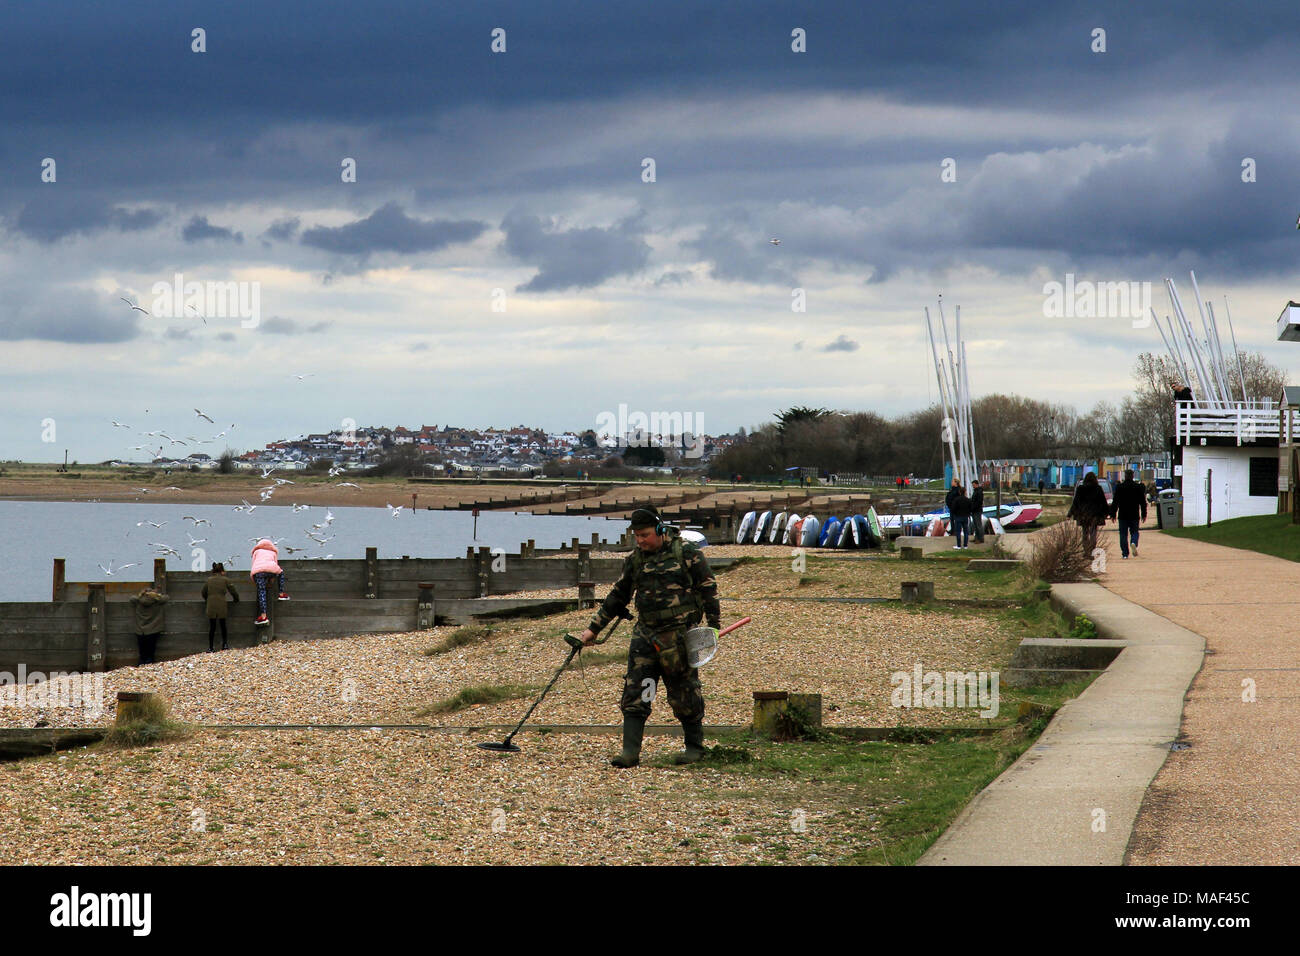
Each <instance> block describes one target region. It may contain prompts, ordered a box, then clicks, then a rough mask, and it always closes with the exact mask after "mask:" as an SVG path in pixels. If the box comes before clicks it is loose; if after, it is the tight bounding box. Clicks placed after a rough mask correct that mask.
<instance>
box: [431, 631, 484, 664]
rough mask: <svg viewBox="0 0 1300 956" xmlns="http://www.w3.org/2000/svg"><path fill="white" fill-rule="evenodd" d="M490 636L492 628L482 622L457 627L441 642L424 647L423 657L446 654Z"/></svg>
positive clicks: (478, 642) (480, 641)
mask: <svg viewBox="0 0 1300 956" xmlns="http://www.w3.org/2000/svg"><path fill="white" fill-rule="evenodd" d="M491 636H492V628H490V627H488V626H486V625H484V624H471V625H469V626H467V627H458V628H456V630H454V631H452V632H451V633H450V634H448V635H447V636H446V637H445V638H443V639H442V641H441V642H439V643H437V644H435V645H434V646H433V647H429V648H426V649H425V651H424V656H425V657H434V656H435V655H438V654H446V653H449V652H450V651H454V650H456V648H458V647H467V646H469V645H470V644H480V643H482V642H483V641H486V640H487V639H488V638H489V637H491Z"/></svg>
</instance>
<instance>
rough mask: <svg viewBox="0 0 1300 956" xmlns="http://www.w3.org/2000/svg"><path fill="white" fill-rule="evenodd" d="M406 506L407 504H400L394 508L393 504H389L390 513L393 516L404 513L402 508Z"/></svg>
mask: <svg viewBox="0 0 1300 956" xmlns="http://www.w3.org/2000/svg"><path fill="white" fill-rule="evenodd" d="M404 507H406V506H405V505H398V506H397V507H396V508H394V507H393V506H392V505H389V506H388V514H389V515H390V516H391V517H393V518H396V517H397V516H398V515H400V514H401V513H402V509H403V508H404Z"/></svg>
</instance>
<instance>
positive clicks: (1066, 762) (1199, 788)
mask: <svg viewBox="0 0 1300 956" xmlns="http://www.w3.org/2000/svg"><path fill="white" fill-rule="evenodd" d="M1110 527H1112V528H1113V527H1114V526H1113V525H1111V526H1110ZM1015 543H1016V544H1025V543H1027V542H1026V541H1016V542H1015ZM1101 543H1102V544H1103V545H1104V546H1106V547H1107V549H1108V552H1109V559H1108V567H1107V572H1106V574H1105V575H1103V576H1102V583H1104V585H1105V589H1104V590H1103V589H1101V588H1098V587H1097V586H1095V585H1065V586H1064V587H1058V589H1055V591H1056V593H1058V594H1059V595H1060V596H1061V597H1062V598H1064V599H1065V600H1067V601H1068V602H1069V603H1070V604H1071V605H1073V606H1075V607H1076V608H1078V609H1079V610H1082V611H1084V612H1086V613H1088V614H1089V616H1090V617H1093V619H1094V620H1096V621H1098V623H1099V629H1100V630H1101V631H1102V636H1103V637H1118V638H1124V639H1128V640H1130V641H1132V642H1133V643H1132V645H1131V646H1130V647H1129V648H1127V649H1126V650H1125V651H1124V652H1123V654H1121V655H1120V657H1119V658H1118V659H1117V660H1116V661H1115V663H1114V664H1112V665H1111V668H1110V669H1109V670H1108V671H1107V673H1106V674H1104V675H1103V676H1102V677H1100V678H1098V679H1097V680H1096V681H1095V682H1093V684H1092V685H1091V686H1090V687H1089V688H1088V689H1087V691H1085V692H1084V694H1082V695H1081V696H1080V697H1079V698H1078V699H1077V700H1075V701H1073V702H1071V703H1068V704H1067V705H1066V706H1065V707H1064V708H1063V709H1062V710H1061V712H1060V714H1058V716H1057V718H1056V719H1055V720H1054V721H1053V722H1052V725H1051V726H1050V727H1049V728H1048V730H1047V732H1045V733H1044V735H1043V736H1042V737H1041V738H1040V740H1039V742H1038V743H1037V744H1036V745H1035V746H1034V747H1032V748H1031V749H1030V750H1029V751H1028V752H1026V754H1025V755H1024V756H1022V757H1021V759H1020V761H1018V762H1017V763H1016V765H1015V766H1013V767H1012V768H1011V769H1010V770H1008V771H1007V772H1006V773H1004V774H1003V775H1002V776H1001V777H999V778H998V779H997V780H996V781H994V783H993V784H991V785H990V786H989V787H988V788H987V789H986V790H984V791H983V792H982V793H980V794H979V795H978V796H977V797H976V798H975V800H973V801H972V802H971V804H970V805H969V806H968V807H967V808H966V810H965V811H964V812H963V814H962V815H961V816H960V817H959V818H958V820H957V821H956V822H955V823H954V824H953V826H952V827H951V828H950V829H949V830H948V832H947V833H945V834H944V835H943V836H942V837H941V838H940V839H939V841H937V842H936V843H935V845H934V846H933V847H931V849H930V851H929V852H927V853H926V854H925V856H924V857H922V859H921V861H920V862H921V863H923V864H924V863H929V864H945V863H946V864H952V863H959V864H960V863H1030V862H1057V863H1118V862H1121V860H1122V861H1124V862H1128V863H1130V864H1285V863H1291V864H1295V863H1300V761H1297V759H1296V758H1297V749H1300V748H1298V747H1297V741H1298V740H1300V638H1298V637H1297V635H1296V628H1295V627H1294V626H1293V625H1292V622H1293V620H1295V618H1296V617H1297V615H1300V563H1294V562H1290V561H1284V560H1282V559H1280V558H1271V557H1267V556H1265V555H1260V554H1257V553H1255V552H1250V551H1241V550H1237V549H1233V548H1224V547H1219V546H1217V545H1208V544H1202V543H1200V542H1195V541H1188V540H1186V539H1180V538H1171V537H1166V536H1165V535H1162V534H1159V533H1156V532H1154V531H1153V530H1150V529H1148V533H1144V534H1143V535H1142V540H1141V548H1140V552H1141V556H1140V557H1137V558H1130V559H1128V560H1127V561H1125V560H1121V558H1120V555H1119V546H1118V540H1117V536H1116V535H1115V533H1114V531H1113V530H1112V531H1110V532H1107V533H1105V534H1104V535H1103V537H1102V541H1101ZM1202 648H1203V649H1204V653H1203V655H1202ZM1198 671H1199V672H1198ZM1193 675H1195V676H1194V677H1193ZM1189 682H1190V686H1189ZM1184 691H1185V697H1184ZM1251 691H1253V694H1254V698H1255V699H1254V700H1253V701H1252V700H1246V699H1243V694H1244V695H1245V696H1247V697H1249V696H1250V692H1251ZM1180 711H1181V720H1179V712H1180ZM1175 736H1177V739H1178V741H1179V742H1180V743H1186V744H1188V745H1189V746H1187V748H1186V749H1178V750H1173V751H1172V752H1171V751H1170V750H1169V743H1170V741H1172V740H1173V739H1174V737H1175ZM1157 771H1158V772H1157ZM1153 775H1154V778H1153ZM1139 804H1140V807H1139ZM1089 806H1092V807H1093V808H1094V812H1095V808H1097V807H1101V808H1104V809H1105V810H1106V814H1107V824H1108V825H1107V832H1108V834H1109V835H1103V834H1096V833H1092V834H1091V835H1089V833H1088V831H1087V830H1084V829H1082V828H1081V827H1080V821H1079V817H1080V815H1081V814H1082V813H1084V811H1085V810H1086V809H1087V808H1088V807H1089ZM1125 844H1127V848H1126V849H1125Z"/></svg>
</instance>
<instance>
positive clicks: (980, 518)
mask: <svg viewBox="0 0 1300 956" xmlns="http://www.w3.org/2000/svg"><path fill="white" fill-rule="evenodd" d="M970 520H971V522H972V523H973V524H974V526H975V529H974V530H975V543H976V544H983V543H984V489H983V488H981V487H980V483H979V481H972V482H971V493H970Z"/></svg>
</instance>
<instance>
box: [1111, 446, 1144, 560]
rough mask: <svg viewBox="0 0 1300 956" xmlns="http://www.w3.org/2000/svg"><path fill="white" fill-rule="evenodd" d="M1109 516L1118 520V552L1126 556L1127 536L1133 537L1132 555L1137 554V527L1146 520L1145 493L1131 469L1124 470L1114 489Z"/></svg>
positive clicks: (1135, 555)
mask: <svg viewBox="0 0 1300 956" xmlns="http://www.w3.org/2000/svg"><path fill="white" fill-rule="evenodd" d="M1139 515H1140V517H1139ZM1110 516H1111V517H1112V518H1117V519H1118V521H1119V553H1120V554H1121V555H1123V556H1124V557H1125V558H1127V557H1128V548H1129V536H1130V535H1131V536H1132V539H1133V557H1135V558H1136V557H1137V556H1138V528H1140V527H1141V525H1142V522H1143V521H1146V520H1147V494H1146V489H1145V488H1144V487H1142V485H1140V484H1138V483H1137V482H1136V481H1134V480H1133V469H1131V468H1130V469H1129V470H1127V471H1125V472H1124V480H1123V481H1121V482H1120V483H1119V487H1118V488H1116V489H1115V498H1114V500H1113V501H1112V502H1111V505H1110Z"/></svg>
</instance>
